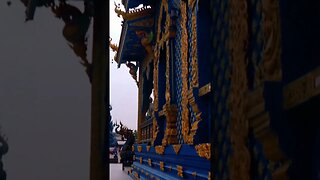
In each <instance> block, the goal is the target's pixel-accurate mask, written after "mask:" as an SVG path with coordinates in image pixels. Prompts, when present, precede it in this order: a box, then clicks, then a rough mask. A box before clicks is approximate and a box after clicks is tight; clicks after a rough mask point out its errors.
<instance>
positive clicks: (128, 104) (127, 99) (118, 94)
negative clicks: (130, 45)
mask: <svg viewBox="0 0 320 180" xmlns="http://www.w3.org/2000/svg"><path fill="white" fill-rule="evenodd" d="M115 2H116V3H117V4H121V0H117V1H115ZM109 3H110V6H109V7H110V11H109V12H110V37H111V38H112V43H115V44H117V45H119V40H120V35H121V28H122V26H121V21H122V17H121V16H120V17H118V16H117V14H116V13H115V12H114V8H115V6H114V1H109ZM121 6H122V4H121ZM114 55H115V53H114V52H113V51H112V50H111V49H110V103H111V106H112V111H111V115H112V120H113V121H118V122H119V121H121V122H122V123H123V124H124V125H126V126H127V127H128V128H131V129H137V119H138V109H137V108H138V87H137V85H136V82H135V81H134V79H133V78H132V77H131V75H130V74H129V68H127V66H126V65H125V64H122V65H121V67H120V68H119V69H118V68H117V63H116V62H115V61H114V62H113V63H111V59H113V57H114Z"/></svg>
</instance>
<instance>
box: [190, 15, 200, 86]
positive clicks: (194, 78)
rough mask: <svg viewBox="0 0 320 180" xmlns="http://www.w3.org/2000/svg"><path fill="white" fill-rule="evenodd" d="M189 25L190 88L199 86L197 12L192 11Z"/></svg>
mask: <svg viewBox="0 0 320 180" xmlns="http://www.w3.org/2000/svg"><path fill="white" fill-rule="evenodd" d="M191 26H192V31H191V32H193V33H191V34H192V35H191V39H192V41H191V42H192V43H191V47H192V49H191V56H192V62H191V64H192V71H191V75H192V83H191V88H194V87H198V86H199V72H198V40H197V12H196V11H193V13H192V17H191Z"/></svg>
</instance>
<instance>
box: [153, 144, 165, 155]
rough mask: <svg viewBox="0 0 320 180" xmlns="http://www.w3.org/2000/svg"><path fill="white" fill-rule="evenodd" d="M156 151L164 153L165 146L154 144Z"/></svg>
mask: <svg viewBox="0 0 320 180" xmlns="http://www.w3.org/2000/svg"><path fill="white" fill-rule="evenodd" d="M155 149H156V153H157V154H160V155H162V154H163V153H164V150H165V146H156V147H155Z"/></svg>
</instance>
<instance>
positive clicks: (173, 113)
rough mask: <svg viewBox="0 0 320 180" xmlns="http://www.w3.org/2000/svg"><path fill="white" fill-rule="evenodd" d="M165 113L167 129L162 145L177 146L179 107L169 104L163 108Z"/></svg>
mask: <svg viewBox="0 0 320 180" xmlns="http://www.w3.org/2000/svg"><path fill="white" fill-rule="evenodd" d="M163 111H164V114H165V116H166V129H165V132H164V137H163V139H162V145H163V146H165V145H168V144H176V143H178V139H177V134H178V132H177V125H176V122H177V107H176V106H175V105H168V104H167V103H166V104H165V105H164V106H163Z"/></svg>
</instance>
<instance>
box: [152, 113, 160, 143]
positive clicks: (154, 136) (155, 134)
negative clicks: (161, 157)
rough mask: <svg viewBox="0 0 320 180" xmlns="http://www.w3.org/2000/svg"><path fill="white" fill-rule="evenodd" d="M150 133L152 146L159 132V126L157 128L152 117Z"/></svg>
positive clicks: (155, 121)
mask: <svg viewBox="0 0 320 180" xmlns="http://www.w3.org/2000/svg"><path fill="white" fill-rule="evenodd" d="M152 131H153V137H152V143H153V144H154V141H155V140H156V138H157V135H158V132H159V126H158V123H157V120H156V118H155V117H154V116H153V120H152Z"/></svg>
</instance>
